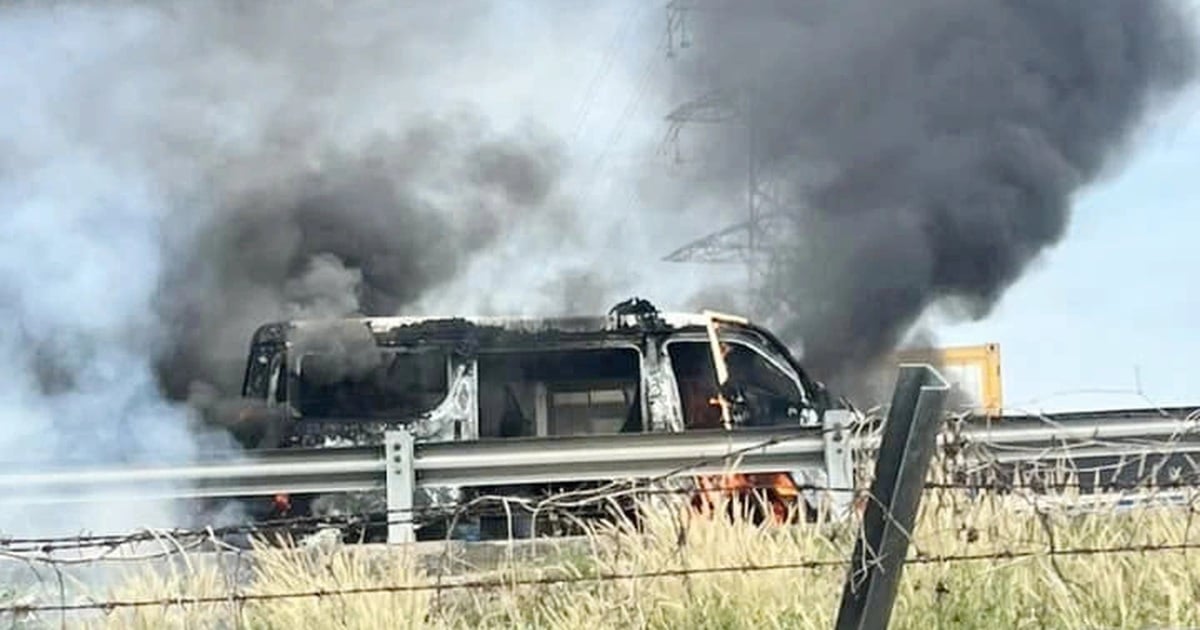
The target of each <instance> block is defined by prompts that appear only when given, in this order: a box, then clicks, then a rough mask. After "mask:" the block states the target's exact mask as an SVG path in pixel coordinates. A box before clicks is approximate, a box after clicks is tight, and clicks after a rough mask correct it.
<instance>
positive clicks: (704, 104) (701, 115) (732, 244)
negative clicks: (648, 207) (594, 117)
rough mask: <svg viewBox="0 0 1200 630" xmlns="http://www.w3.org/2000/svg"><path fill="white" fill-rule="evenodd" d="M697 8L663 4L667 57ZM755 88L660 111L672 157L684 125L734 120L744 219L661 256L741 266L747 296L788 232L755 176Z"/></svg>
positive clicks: (679, 0) (681, 42) (765, 184)
mask: <svg viewBox="0 0 1200 630" xmlns="http://www.w3.org/2000/svg"><path fill="white" fill-rule="evenodd" d="M700 8H703V7H702V6H701V5H700V4H699V3H697V2H688V1H685V0H672V1H671V2H669V3H668V4H667V56H668V57H670V58H674V57H675V56H676V55H677V52H676V48H679V49H686V48H689V47H690V46H691V43H692V39H691V33H690V31H689V30H688V22H687V18H688V13H689V12H691V11H694V10H697V9H700ZM755 110H756V97H755V90H754V89H753V87H752V86H751V85H749V84H747V85H742V86H741V87H738V88H736V89H734V90H714V91H711V92H709V93H707V94H704V95H701V96H699V97H697V98H694V99H692V100H690V101H687V102H685V103H683V104H681V105H679V106H677V107H675V109H673V110H671V112H670V113H668V114H667V115H666V120H667V124H668V127H667V134H666V138H665V139H664V144H670V145H673V146H674V147H675V151H676V156H677V159H678V153H679V149H678V147H679V137H680V133H681V132H682V130H683V128H684V127H685V126H686V125H689V124H740V125H741V126H742V128H743V129H744V130H745V134H746V219H745V220H744V221H740V222H738V223H735V224H734V225H731V226H728V227H725V228H723V229H720V230H718V231H716V232H712V233H710V234H707V235H705V236H702V237H700V238H699V239H696V240H694V241H692V242H690V243H688V244H686V245H684V246H682V247H680V248H678V249H676V250H674V251H673V252H671V253H670V254H667V255H666V256H665V257H664V258H663V260H665V261H668V262H690V263H705V264H742V265H745V267H746V270H747V276H748V280H749V286H748V289H749V291H750V292H751V294H752V295H753V292H754V290H755V288H756V287H757V286H758V285H759V284H760V281H761V279H762V275H763V271H764V270H765V268H766V266H767V265H768V264H769V261H770V258H771V256H772V252H773V251H775V248H776V247H778V244H777V243H776V242H775V237H777V236H780V235H785V234H787V233H788V228H789V226H788V225H787V224H786V223H787V221H788V220H789V217H790V213H789V212H787V211H786V209H785V208H783V207H782V206H780V204H778V203H776V201H775V199H774V196H773V195H772V194H771V190H770V189H771V186H770V182H769V181H766V178H763V177H762V175H761V169H760V168H759V164H758V154H757V147H758V145H759V142H758V138H757V136H758V133H759V131H758V126H757V124H756V116H755Z"/></svg>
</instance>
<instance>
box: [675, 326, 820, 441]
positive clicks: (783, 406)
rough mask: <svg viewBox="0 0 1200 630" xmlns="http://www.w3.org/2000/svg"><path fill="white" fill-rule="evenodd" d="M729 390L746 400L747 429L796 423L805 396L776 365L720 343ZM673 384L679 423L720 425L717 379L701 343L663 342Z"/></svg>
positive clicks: (694, 426) (748, 350) (742, 347)
mask: <svg viewBox="0 0 1200 630" xmlns="http://www.w3.org/2000/svg"><path fill="white" fill-rule="evenodd" d="M722 349H723V350H724V353H725V364H726V366H727V367H728V368H729V383H728V385H729V386H730V388H731V390H732V391H736V392H740V393H741V394H742V395H743V396H745V398H746V404H747V405H748V407H749V408H748V411H749V412H750V417H749V423H750V424H751V425H752V426H777V425H782V424H791V423H793V422H796V421H797V418H798V415H799V412H800V410H801V408H802V407H803V406H804V401H805V397H804V394H803V392H802V391H801V389H800V387H799V384H798V383H797V382H796V381H795V380H794V379H793V378H791V377H790V376H789V375H788V374H787V373H785V372H783V371H782V370H781V369H780V368H779V367H778V366H776V365H775V364H773V363H772V362H771V361H769V360H768V359H767V358H766V357H764V356H763V355H762V354H760V353H758V352H755V351H754V350H753V349H752V348H750V347H749V346H746V345H744V344H742V343H736V342H724V343H722ZM667 351H668V353H669V355H670V357H671V365H672V367H673V368H674V370H675V378H676V381H677V382H678V384H679V390H680V391H679V395H680V399H681V402H682V405H683V412H684V423H685V426H686V427H687V428H692V429H714V428H719V427H720V426H721V408H720V406H719V404H718V403H717V402H716V398H717V376H716V368H715V366H714V365H713V359H712V351H711V350H710V346H709V345H708V342H707V341H703V342H702V341H672V342H670V343H668V344H667Z"/></svg>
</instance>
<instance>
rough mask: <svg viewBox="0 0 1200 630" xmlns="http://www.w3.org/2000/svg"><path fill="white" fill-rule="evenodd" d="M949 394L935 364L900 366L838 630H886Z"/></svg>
mask: <svg viewBox="0 0 1200 630" xmlns="http://www.w3.org/2000/svg"><path fill="white" fill-rule="evenodd" d="M949 390H950V385H949V383H947V382H946V380H945V379H944V378H942V376H941V374H938V372H937V370H934V369H933V367H932V366H929V365H911V364H909V365H901V366H900V374H899V377H898V379H897V381H896V389H895V391H894V392H893V394H892V406H891V408H890V409H889V410H888V416H887V421H886V424H884V427H883V439H882V441H881V443H880V445H879V454H878V455H877V456H876V459H875V479H874V481H872V483H871V495H870V497H869V501H868V503H867V509H866V513H865V514H864V515H863V525H862V531H861V533H860V534H859V537H858V540H857V541H856V542H855V545H854V552H853V554H852V555H851V556H850V568H849V570H848V572H847V576H846V584H845V587H844V590H843V591H842V602H841V607H840V609H839V610H838V618H837V625H836V628H837V630H865V629H868V628H869V629H871V630H876V629H882V628H886V627H887V625H888V622H889V621H890V619H891V615H892V607H893V604H894V603H895V599H896V590H897V588H898V587H899V586H900V575H901V573H902V571H903V569H904V558H905V556H906V555H907V554H908V543H909V537H910V535H911V533H912V531H913V525H914V524H915V523H916V519H917V511H918V509H919V508H920V505H921V491H922V490H923V489H924V486H925V475H926V473H927V472H928V469H929V462H930V460H931V459H932V458H933V453H934V450H935V448H936V445H937V434H938V430H939V428H940V426H941V419H942V410H943V406H944V404H945V400H946V395H947V392H949Z"/></svg>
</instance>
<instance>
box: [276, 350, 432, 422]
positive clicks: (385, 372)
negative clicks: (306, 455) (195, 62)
mask: <svg viewBox="0 0 1200 630" xmlns="http://www.w3.org/2000/svg"><path fill="white" fill-rule="evenodd" d="M299 372H300V374H299V378H298V382H297V387H296V401H295V406H296V408H297V411H298V412H299V413H300V415H301V416H302V417H318V418H345V419H369V420H384V419H409V418H414V417H416V416H419V415H421V414H423V413H425V412H427V411H429V410H431V409H433V408H434V407H437V406H438V404H440V403H441V402H442V400H444V399H445V398H446V395H447V393H448V390H449V380H450V378H449V369H448V367H447V357H446V355H445V354H443V353H440V352H429V351H426V352H398V351H380V352H379V354H378V361H371V360H368V361H366V362H365V363H364V362H363V361H359V360H358V359H357V358H356V360H355V361H347V360H346V358H345V357H338V356H333V355H321V354H309V355H305V356H303V357H301V359H300V365H299Z"/></svg>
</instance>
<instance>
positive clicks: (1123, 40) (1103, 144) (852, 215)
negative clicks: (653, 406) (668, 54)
mask: <svg viewBox="0 0 1200 630" xmlns="http://www.w3.org/2000/svg"><path fill="white" fill-rule="evenodd" d="M706 6H707V7H708V10H699V9H697V10H694V11H690V12H688V14H687V16H686V20H687V23H686V24H687V26H688V28H689V30H690V32H691V46H690V47H689V49H687V50H686V51H685V54H683V55H682V57H681V60H680V61H681V64H682V65H681V70H680V71H679V75H678V78H679V81H678V84H677V88H681V89H678V90H677V92H678V93H680V94H690V95H692V96H697V95H700V94H706V93H715V94H717V95H720V96H721V97H722V98H724V99H725V100H726V102H727V103H731V104H732V106H734V107H736V108H737V109H738V112H739V114H740V121H741V122H743V123H744V122H745V121H750V127H749V129H750V132H749V133H747V129H746V127H745V125H741V126H716V127H712V126H709V127H703V128H700V129H697V130H693V131H691V133H697V134H705V135H703V136H701V138H702V141H701V148H700V150H698V151H697V153H698V154H701V155H703V156H704V157H705V159H707V160H708V161H709V164H710V166H711V168H710V170H709V171H708V172H707V173H706V178H705V179H706V181H707V184H706V186H707V189H706V190H707V193H708V194H712V195H723V196H727V197H728V198H729V199H731V200H737V199H740V198H744V195H745V192H744V191H745V188H744V187H745V182H746V155H747V153H746V152H747V151H748V150H750V151H752V152H753V155H754V156H755V158H756V160H755V161H756V162H757V168H758V172H759V177H760V179H761V180H763V181H764V182H773V183H775V184H776V186H775V187H774V189H773V191H772V192H773V193H774V198H773V201H774V202H775V203H774V205H773V206H772V207H770V208H769V210H772V211H777V212H781V213H782V214H783V215H784V217H785V218H786V220H785V221H784V224H785V225H786V226H787V228H786V231H785V232H784V233H783V234H782V236H781V237H780V238H779V242H782V243H784V244H785V245H784V247H782V248H780V249H779V250H778V251H776V253H775V255H774V256H773V257H772V260H771V261H770V262H771V264H770V266H769V268H768V269H767V271H766V273H765V275H766V282H765V283H764V285H765V288H764V290H763V291H762V293H761V295H760V296H759V297H760V298H761V304H759V305H758V306H757V310H758V311H759V313H760V315H765V316H766V317H767V318H768V319H769V320H771V321H774V322H775V323H776V326H777V327H779V329H780V332H781V333H783V334H784V335H785V336H786V337H788V338H789V339H791V340H793V341H795V342H798V343H799V345H801V346H802V347H803V353H804V356H805V360H806V361H807V363H808V364H809V365H810V367H811V368H812V369H813V370H814V371H815V372H816V373H817V374H819V375H820V376H822V377H824V378H827V379H829V380H830V381H833V382H835V383H836V384H839V385H842V386H845V387H850V386H852V385H853V382H854V380H855V378H856V375H857V374H859V373H861V371H862V370H863V369H864V368H865V366H866V365H868V364H869V363H871V362H872V361H875V360H877V359H879V358H880V357H881V356H883V355H886V354H887V353H888V352H889V351H891V350H892V349H893V348H895V347H896V345H897V343H898V342H899V341H900V340H901V339H902V337H903V335H904V334H905V333H906V331H908V330H909V328H910V327H911V326H912V325H913V324H914V322H915V321H917V319H918V318H919V317H920V316H921V315H922V313H924V312H925V311H926V310H927V309H928V308H929V307H930V306H931V305H934V304H937V303H939V302H942V301H945V300H948V299H949V300H953V301H954V302H956V303H958V304H959V305H965V306H966V307H967V308H966V309H965V310H967V312H968V313H969V315H970V316H973V317H982V316H984V315H986V314H987V313H988V312H989V310H990V309H991V307H992V306H993V305H994V304H995V303H996V301H997V300H998V299H999V298H1000V297H1001V295H1003V293H1004V291H1005V290H1006V289H1007V288H1008V287H1009V286H1010V285H1012V283H1013V282H1014V281H1015V280H1016V279H1017V278H1019V277H1020V276H1021V274H1022V272H1023V271H1024V270H1025V269H1026V268H1027V267H1028V265H1029V264H1030V262H1031V261H1033V260H1034V259H1035V258H1036V257H1037V256H1038V255H1039V254H1040V253H1041V252H1043V251H1044V250H1045V249H1046V248H1047V247H1049V246H1051V245H1053V244H1055V243H1056V242H1057V241H1058V240H1059V239H1060V238H1062V237H1063V234H1064V232H1065V230H1066V228H1067V225H1068V222H1069V217H1070V210H1071V203H1072V198H1073V195H1074V193H1075V192H1076V191H1078V190H1079V189H1080V188H1081V187H1083V186H1085V185H1087V184H1089V183H1091V182H1094V181H1096V180H1097V178H1099V177H1101V176H1103V175H1105V174H1107V173H1108V172H1109V171H1110V170H1111V169H1112V168H1113V167H1114V166H1115V165H1116V160H1117V159H1118V158H1120V157H1121V155H1122V149H1124V148H1126V147H1127V145H1128V142H1129V140H1130V138H1131V135H1132V134H1133V133H1134V132H1135V131H1136V129H1137V128H1138V125H1139V123H1141V122H1142V121H1143V119H1144V118H1145V116H1146V114H1147V112H1148V111H1149V108H1150V107H1151V106H1153V105H1155V104H1156V103H1157V101H1158V99H1160V98H1161V97H1164V96H1170V95H1171V94H1173V93H1174V92H1176V91H1177V90H1179V89H1180V88H1181V87H1182V86H1183V85H1185V84H1186V83H1187V82H1188V81H1189V80H1190V79H1191V78H1192V75H1193V61H1194V52H1195V51H1194V46H1193V43H1192V39H1193V37H1194V36H1193V35H1192V32H1191V30H1190V26H1191V20H1190V17H1191V16H1190V15H1188V14H1187V13H1186V12H1185V10H1184V9H1183V7H1182V5H1181V4H1179V3H1176V2H1172V1H1170V0H1138V1H1127V0H1094V1H1089V2H1078V1H1075V0H905V1H902V2H895V1H892V0H844V1H841V2H784V1H770V0H755V1H752V2H738V3H726V4H719V5H718V4H712V5H711V6H709V5H706ZM748 143H752V144H748ZM764 188H768V187H767V186H765V185H764ZM768 189H769V188H768Z"/></svg>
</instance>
